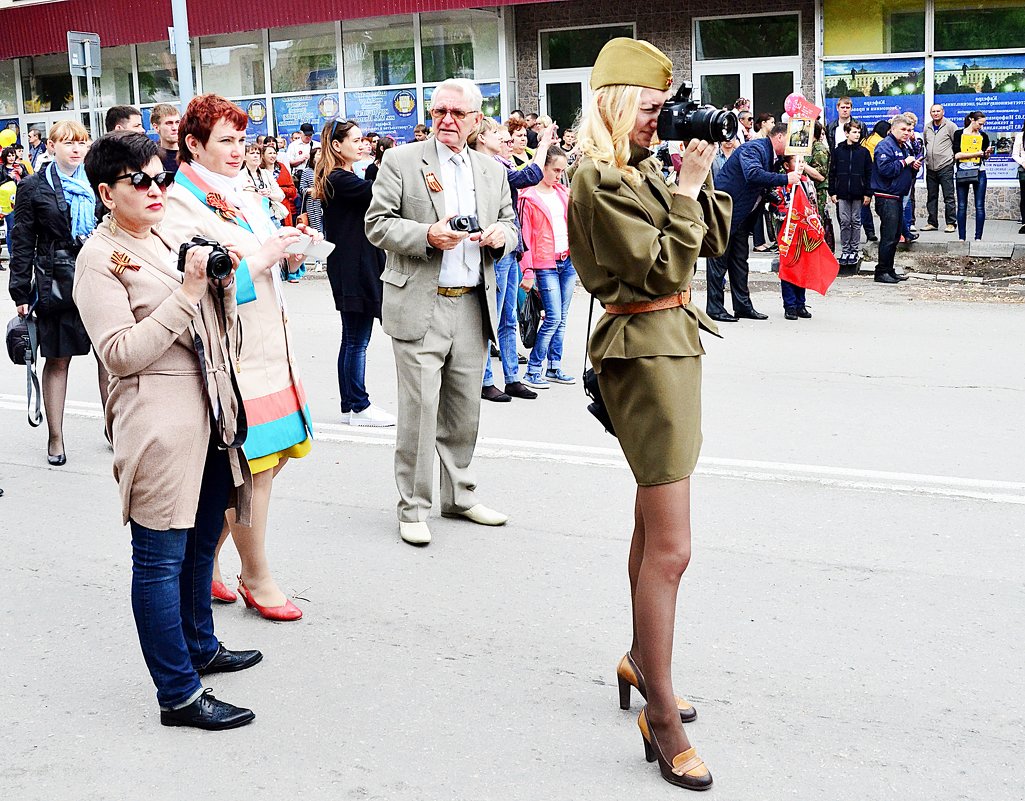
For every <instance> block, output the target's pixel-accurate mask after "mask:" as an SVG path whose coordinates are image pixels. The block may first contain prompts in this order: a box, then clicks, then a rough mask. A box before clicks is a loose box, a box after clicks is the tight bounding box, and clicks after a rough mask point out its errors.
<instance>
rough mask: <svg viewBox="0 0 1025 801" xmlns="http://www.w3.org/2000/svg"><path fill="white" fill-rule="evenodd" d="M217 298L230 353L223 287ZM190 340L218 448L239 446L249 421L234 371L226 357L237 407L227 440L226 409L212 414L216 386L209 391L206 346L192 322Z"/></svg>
mask: <svg viewBox="0 0 1025 801" xmlns="http://www.w3.org/2000/svg"><path fill="white" fill-rule="evenodd" d="M217 300H218V306H219V307H220V312H221V314H220V322H221V323H222V324H223V326H224V345H225V352H226V353H230V347H229V346H228V314H227V311H226V310H225V308H224V287H218V288H217ZM192 342H193V345H194V346H195V348H196V356H197V357H198V358H199V373H200V375H201V376H202V377H203V390H204V391H205V392H206V395H207V398H208V399H209V402H208V403H207V411H208V412H209V414H210V426H211V431H216V432H217V439H218V443H217V447H218V448H219V449H220V450H230V449H231V448H241V447H242V445H243V444H244V443H245V441H246V437H247V436H248V435H249V421H248V419H247V417H246V406H245V401H243V400H242V392H241V391H240V390H239V388H238V380H237V379H236V378H235V371H234V370H232V369H231V364H230V363H229V360H228V359H226V360H225V362H224V369H225V371H226V372H227V373H228V378H229V380H230V381H231V390H232V393H233V394H234V396H235V403H236V407H237V409H238V412H237V414H236V415H235V436H234V437H233V438H232V441H231V442H228V441H227V436H226V431H225V425H224V415H225V413H226V411H227V410H226V409H225V408H224V406H223V404H222V406H221V414H220V415H219V416H218V415H215V414H214V403H215V399H216V398H217V397H218V395H217V392H216V388H215V389H214V391H213V392H212V393H211V391H210V376H209V374H208V368H207V360H206V347H205V346H204V345H203V338H202V337H201V336H200V335H199V331H197V330H196V327H195V323H193V329H192Z"/></svg>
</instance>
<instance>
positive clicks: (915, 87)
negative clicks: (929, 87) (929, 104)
mask: <svg viewBox="0 0 1025 801" xmlns="http://www.w3.org/2000/svg"><path fill="white" fill-rule="evenodd" d="M823 66H824V72H825V87H824V89H825V91H824V92H823V96H824V97H825V98H826V101H825V106H826V124H827V125H828V124H829V123H831V122H832V121H833V120H835V119H836V118H837V113H836V98H838V97H844V96H845V95H847V96H849V97H850V98H851V103H852V105H853V106H854V109H853V111H852V113H853V115H854V117H855V118H856V119H859V120H861V121H862V122H863V123H865V124H866V125H867V126H868V127H869V130H871V129H872V126H873V125H875V124H876V123H877V122H879V120H888V119H889V118H890V117H895V116H896V115H898V114H901V113H903V112H905V111H911V112H913V113H914V114H915V116H917V117H918V130H919V131H921V129H922V125H923V123H924V120H925V61H924V60H923V59H920V58H887V59H863V60H861V61H827V62H826V63H825V64H824V65H823Z"/></svg>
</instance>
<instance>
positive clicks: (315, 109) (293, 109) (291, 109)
mask: <svg viewBox="0 0 1025 801" xmlns="http://www.w3.org/2000/svg"><path fill="white" fill-rule="evenodd" d="M273 103H274V130H275V132H276V133H277V135H278V136H284V137H286V138H287V137H289V136H290V135H291V134H292V133H293V132H294V131H298V130H299V126H300V125H302V124H303V123H304V122H308V123H310V124H311V125H312V126H313V136H314V137H315V138H317V139H319V138H320V132H321V131H322V130H324V126H325V125H326V124H327V121H328V120H331V119H334V118H336V117H337V116H338V112H339V111H340V110H341V105H340V104H339V102H338V95H337V94H316V95H296V96H294V97H275V98H274V100H273Z"/></svg>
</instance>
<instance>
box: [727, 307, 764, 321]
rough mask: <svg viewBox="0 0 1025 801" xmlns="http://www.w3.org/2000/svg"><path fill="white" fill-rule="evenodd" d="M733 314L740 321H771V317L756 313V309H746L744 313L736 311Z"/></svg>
mask: <svg viewBox="0 0 1025 801" xmlns="http://www.w3.org/2000/svg"><path fill="white" fill-rule="evenodd" d="M733 314H734V316H735V317H736V318H737V319H738V320H740V319H744V320H768V319H769V315H767V314H762V313H761V312H760V311H755V310H754V309H744V310H743V311H739V312H738V311H735V312H733Z"/></svg>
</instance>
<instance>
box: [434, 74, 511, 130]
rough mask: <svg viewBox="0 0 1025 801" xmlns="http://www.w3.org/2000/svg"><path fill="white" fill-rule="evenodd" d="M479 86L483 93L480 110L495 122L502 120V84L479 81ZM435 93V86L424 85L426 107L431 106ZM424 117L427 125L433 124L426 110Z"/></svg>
mask: <svg viewBox="0 0 1025 801" xmlns="http://www.w3.org/2000/svg"><path fill="white" fill-rule="evenodd" d="M477 88H478V89H480V94H481V105H480V110H481V111H482V112H483V114H484V116H485V117H491V119H493V120H494V121H495V122H501V121H502V84H500V83H498V82H497V81H495V82H493V83H479V84H477ZM433 94H434V87H433V86H427V87H424V109H429V108H430V107H431V96H432V95H433ZM424 119H425V121H426V122H427V127H428V128H429V127H430V126H431V119H430V115H429V114H428V113H427V112H426V111H425V112H424Z"/></svg>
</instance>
